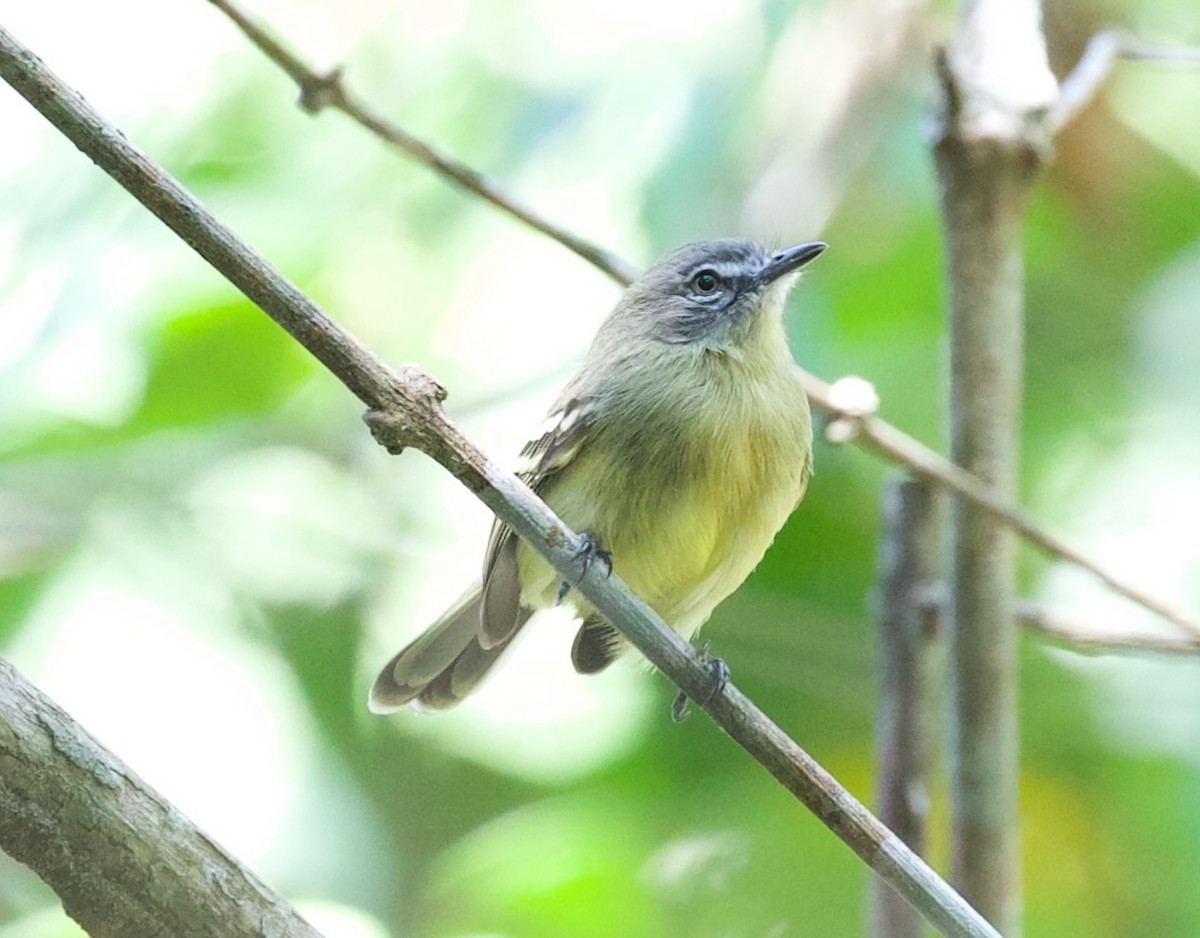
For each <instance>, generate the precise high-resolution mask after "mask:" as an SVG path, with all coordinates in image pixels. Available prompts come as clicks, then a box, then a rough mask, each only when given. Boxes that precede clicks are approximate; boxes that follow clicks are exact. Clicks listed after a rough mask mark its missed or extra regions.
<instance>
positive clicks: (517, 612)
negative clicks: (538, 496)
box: [479, 395, 596, 649]
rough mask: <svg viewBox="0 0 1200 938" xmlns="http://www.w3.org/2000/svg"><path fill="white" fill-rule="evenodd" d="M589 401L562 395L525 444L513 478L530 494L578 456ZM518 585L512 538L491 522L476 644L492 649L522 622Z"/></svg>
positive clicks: (588, 423)
mask: <svg viewBox="0 0 1200 938" xmlns="http://www.w3.org/2000/svg"><path fill="white" fill-rule="evenodd" d="M595 402H596V398H595V397H594V396H585V395H564V397H563V399H562V400H561V401H560V403H559V404H557V405H556V406H555V407H554V408H553V409H551V411H550V414H549V415H548V416H547V417H546V421H545V423H544V424H543V425H542V432H541V433H540V434H539V435H538V436H536V437H534V438H533V439H532V440H530V441H529V442H528V443H526V444H525V448H524V449H522V450H521V457H520V461H519V463H518V466H517V469H516V473H517V477H518V478H519V479H520V480H521V481H522V482H524V483H525V484H526V485H528V486H529V487H530V488H531V489H533V490H534V491H535V492H538V491H540V490H541V489H542V487H543V486H544V485H545V483H546V481H547V480H548V479H549V478H551V477H552V476H553V475H555V474H556V473H558V472H560V471H561V470H562V469H563V467H564V466H566V465H567V464H568V463H570V461H571V460H572V459H573V458H574V456H575V454H576V453H578V452H579V448H580V447H581V446H582V445H583V443H584V441H585V440H586V439H587V437H588V435H589V432H590V430H591V428H592V426H593V425H594V424H595V407H594V406H593V405H594V404H595ZM524 621H525V620H524V617H523V616H522V614H521V584H520V580H519V577H518V576H517V537H516V535H515V534H514V533H513V532H512V529H511V528H509V527H508V525H506V524H504V523H503V522H501V521H500V520H499V519H497V520H496V522H495V524H493V525H492V533H491V535H490V537H489V538H488V546H487V552H486V553H485V554H484V558H483V597H482V603H481V605H480V623H481V631H480V635H479V643H480V645H482V646H483V648H485V649H488V648H493V647H495V646H496V645H499V644H501V643H503V642H505V641H507V640H508V639H510V638H511V637H512V635H513V632H514V631H515V630H516V629H517V628H518V627H519V624H520V623H522V622H524Z"/></svg>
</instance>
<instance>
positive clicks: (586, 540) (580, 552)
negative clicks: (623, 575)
mask: <svg viewBox="0 0 1200 938" xmlns="http://www.w3.org/2000/svg"><path fill="white" fill-rule="evenodd" d="M573 559H575V560H578V561H579V579H580V580H582V579H583V578H584V577H585V576H587V574H588V570H590V569H591V568H592V564H593V563H595V562H596V561H597V560H598V561H600V562H601V563H603V564H604V575H605V576H606V577H607V576H611V575H612V569H613V564H612V554H611V553H610V552H609V551H607V550H605V549H604V548H603V547H601V546H600V535H599V534H596V533H595V532H594V531H584V532H583V533H582V534H580V535H579V547H578V548H576V550H575V553H574V555H573ZM569 592H571V582H570V581H569V580H563V581H562V582H561V583H559V584H558V595H557V596H556V597H555V600H554V601H555V602H556V603H561V602H562V601H563V600H564V599H566V598H567V593H569Z"/></svg>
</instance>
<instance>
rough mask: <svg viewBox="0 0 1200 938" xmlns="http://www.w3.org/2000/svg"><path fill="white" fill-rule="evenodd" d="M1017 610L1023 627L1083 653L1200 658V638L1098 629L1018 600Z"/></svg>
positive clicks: (1027, 601)
mask: <svg viewBox="0 0 1200 938" xmlns="http://www.w3.org/2000/svg"><path fill="white" fill-rule="evenodd" d="M1013 611H1014V612H1015V613H1016V617H1017V624H1018V625H1020V626H1021V627H1022V628H1024V629H1028V630H1029V631H1030V632H1036V633H1038V634H1039V635H1043V636H1045V637H1046V638H1049V639H1052V640H1054V641H1057V642H1064V643H1066V644H1067V645H1068V647H1069V648H1070V649H1071V650H1072V651H1078V652H1080V653H1081V654H1083V653H1091V654H1097V655H1103V654H1111V653H1116V652H1121V653H1127V654H1128V653H1139V652H1140V653H1146V652H1150V653H1153V654H1159V655H1200V638H1177V637H1175V636H1174V635H1159V634H1157V633H1155V632H1148V631H1145V630H1133V631H1130V630H1118V629H1116V628H1113V629H1109V628H1097V627H1096V626H1093V625H1089V624H1087V623H1085V622H1081V621H1080V620H1079V619H1077V618H1074V617H1072V616H1069V615H1067V614H1065V613H1063V612H1060V611H1058V610H1055V609H1049V608H1047V607H1045V606H1043V605H1041V604H1039V603H1035V602H1033V601H1031V600H1018V601H1017V603H1016V605H1015V607H1014V609H1013Z"/></svg>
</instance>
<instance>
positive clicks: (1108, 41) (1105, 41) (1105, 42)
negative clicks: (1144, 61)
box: [1046, 29, 1123, 134]
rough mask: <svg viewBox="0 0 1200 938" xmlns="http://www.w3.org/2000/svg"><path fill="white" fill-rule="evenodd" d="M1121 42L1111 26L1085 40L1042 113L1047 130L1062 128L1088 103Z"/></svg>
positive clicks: (1109, 68)
mask: <svg viewBox="0 0 1200 938" xmlns="http://www.w3.org/2000/svg"><path fill="white" fill-rule="evenodd" d="M1122 44H1123V40H1122V36H1121V34H1120V33H1118V32H1117V31H1116V30H1112V29H1106V30H1103V31H1101V32H1098V33H1096V35H1094V36H1093V37H1092V38H1091V39H1090V40H1089V41H1088V44H1087V48H1085V49H1084V50H1083V55H1081V56H1080V57H1079V61H1078V62H1076V63H1075V67H1074V68H1073V69H1071V74H1070V75H1068V76H1067V77H1066V78H1064V79H1063V81H1062V84H1061V85H1060V86H1059V89H1058V100H1057V101H1056V102H1055V103H1054V107H1053V108H1051V110H1050V113H1049V114H1048V115H1047V116H1046V125H1047V128H1048V129H1049V131H1050V133H1052V134H1053V133H1057V132H1058V131H1060V130H1062V128H1063V127H1065V126H1066V125H1067V124H1069V123H1070V122H1071V121H1073V120H1074V119H1075V117H1076V116H1077V115H1078V114H1079V112H1080V111H1082V110H1083V109H1084V108H1085V107H1087V106H1088V105H1089V104H1090V103H1091V102H1092V99H1093V98H1094V97H1096V94H1097V93H1098V92H1099V91H1100V86H1101V85H1103V84H1104V82H1105V81H1107V79H1108V75H1109V73H1110V72H1111V71H1112V67H1113V63H1114V62H1116V60H1117V58H1118V57H1119V56H1120V55H1121V49H1122Z"/></svg>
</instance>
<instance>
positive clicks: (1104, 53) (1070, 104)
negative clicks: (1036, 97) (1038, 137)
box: [1046, 29, 1200, 134]
mask: <svg viewBox="0 0 1200 938" xmlns="http://www.w3.org/2000/svg"><path fill="white" fill-rule="evenodd" d="M1118 59H1125V60H1126V61H1131V62H1154V63H1157V64H1160V65H1181V66H1196V65H1200V48H1197V47H1195V46H1163V45H1157V44H1155V43H1151V42H1146V41H1145V40H1142V39H1136V38H1134V37H1133V36H1130V35H1129V34H1128V33H1126V32H1123V31H1121V30H1118V29H1104V30H1101V31H1100V32H1098V33H1096V35H1094V36H1093V37H1092V38H1091V39H1090V40H1089V41H1088V44H1087V47H1086V48H1085V49H1084V50H1083V55H1081V56H1080V57H1079V61H1078V62H1076V63H1075V67H1074V68H1073V69H1071V73H1070V74H1069V75H1068V76H1067V77H1066V78H1064V79H1063V81H1062V84H1061V85H1060V86H1059V92H1058V101H1056V102H1055V104H1054V107H1052V108H1051V109H1050V113H1049V114H1048V115H1047V116H1046V126H1047V129H1048V130H1049V131H1050V132H1051V133H1052V134H1053V133H1057V132H1058V131H1060V130H1062V128H1063V127H1065V126H1066V125H1067V124H1069V123H1070V122H1071V121H1072V120H1074V119H1075V117H1076V116H1077V115H1078V114H1079V112H1080V111H1082V110H1083V109H1084V108H1085V107H1087V106H1088V104H1090V103H1091V101H1092V100H1093V99H1094V98H1095V97H1096V95H1097V94H1098V93H1099V91H1100V87H1101V86H1102V85H1103V84H1104V82H1105V81H1106V80H1107V79H1108V76H1109V74H1110V73H1111V72H1112V69H1113V65H1115V64H1116V62H1117V60H1118Z"/></svg>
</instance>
